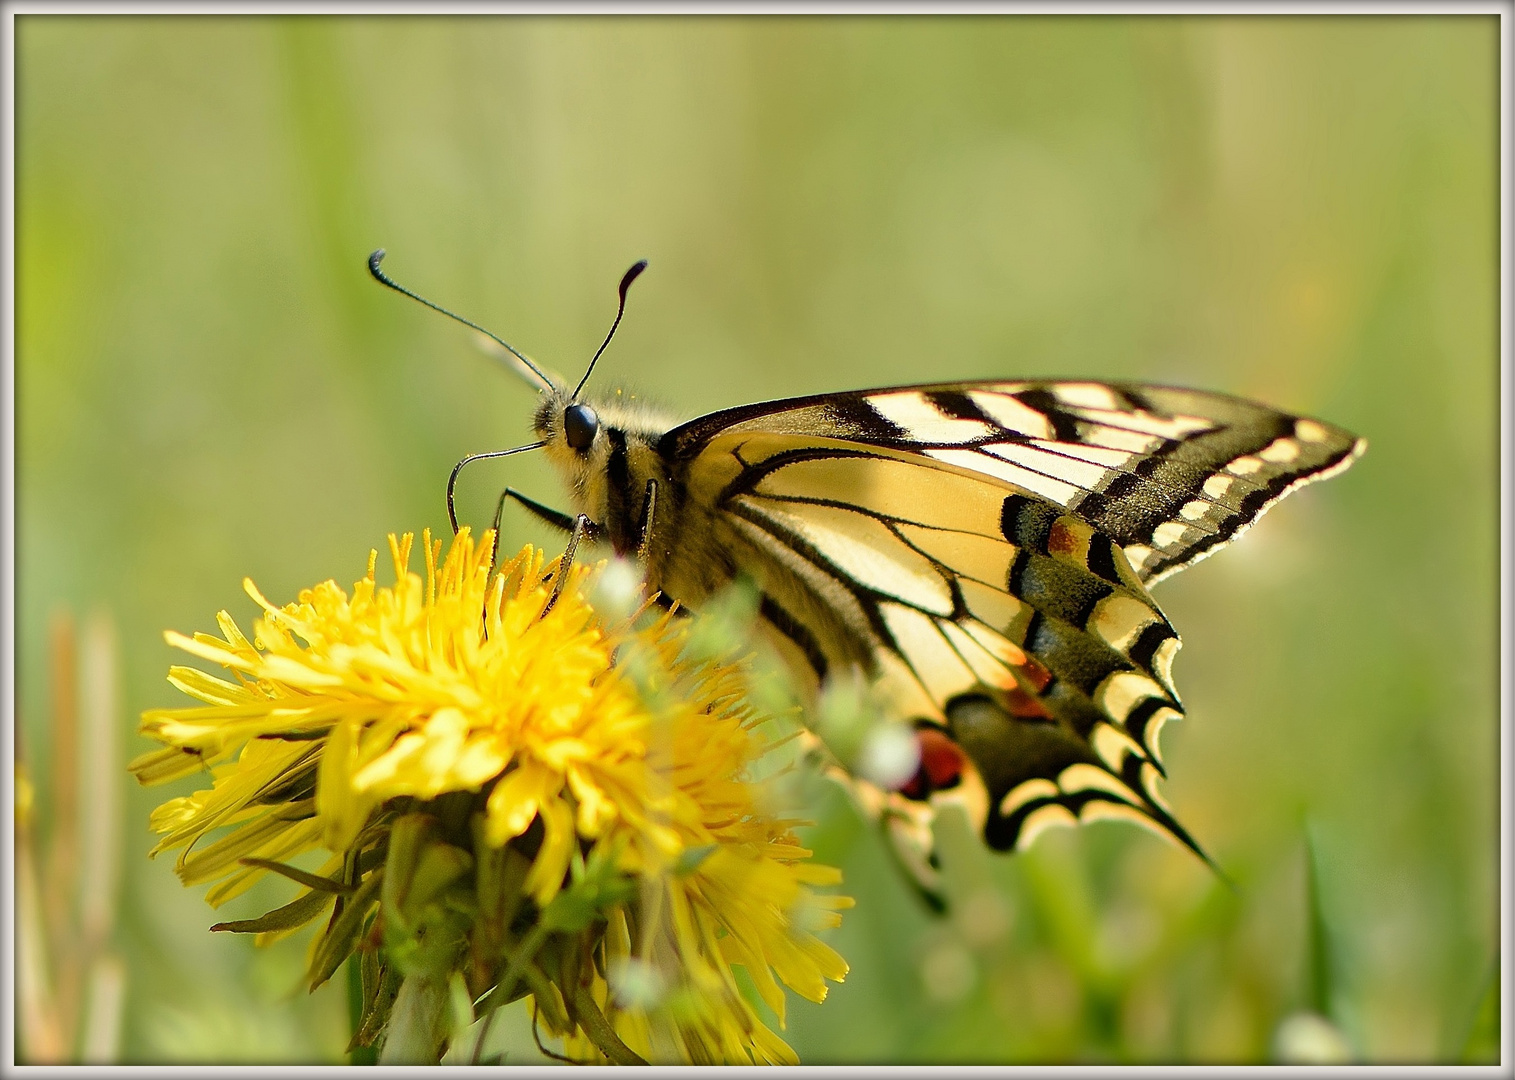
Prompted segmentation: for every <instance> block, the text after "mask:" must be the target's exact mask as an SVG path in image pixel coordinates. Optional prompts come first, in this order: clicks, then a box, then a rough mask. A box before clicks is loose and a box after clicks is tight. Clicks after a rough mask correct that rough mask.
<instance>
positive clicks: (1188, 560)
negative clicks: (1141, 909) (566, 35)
mask: <svg viewBox="0 0 1515 1080" xmlns="http://www.w3.org/2000/svg"><path fill="white" fill-rule="evenodd" d="M382 258H383V252H382V250H381V251H379V252H375V253H374V256H373V257H372V258H371V259H370V270H371V271H372V272H373V274H374V276H375V277H377V278H378V279H379V280H381V281H382V282H384V283H385V284H387V285H389V286H390V287H392V288H395V289H397V290H399V291H401V292H405V293H406V295H409V296H412V297H414V298H415V299H418V300H421V302H422V303H426V304H428V305H429V306H432V307H436V305H434V304H431V303H430V301H426V300H424V299H422V298H421V297H419V296H416V294H414V293H410V292H409V291H408V290H406V289H403V288H402V287H401V286H398V285H396V284H395V283H394V282H393V281H392V280H391V279H389V278H388V277H387V275H385V274H384V273H383V271H381V270H380V269H379V265H378V263H379V260H380V259H382ZM645 266H646V263H645V262H642V263H638V264H637V265H636V266H633V267H632V268H631V270H629V271H628V272H627V274H626V276H625V277H624V278H623V279H622V282H621V287H620V304H621V306H620V308H619V309H618V311H617V314H616V321H615V324H613V325H612V327H611V331H610V334H609V335H607V336H606V339H605V343H604V344H602V345H601V346H600V350H599V351H598V352H596V353H595V357H594V360H591V362H590V365H589V370H588V371H586V372H585V374H584V377H583V379H581V380H580V382H579V384H578V386H577V387H575V388H574V389H573V390H571V391H570V390H569V389H568V388H567V386H566V384H565V383H564V382H563V380H561V379H560V378H555V377H553V376H550V375H548V374H547V373H545V372H543V371H542V370H541V369H540V368H538V367H537V365H535V364H534V363H533V362H532V361H530V360H528V359H527V358H526V357H524V356H522V355H521V354H520V353H517V352H516V351H515V350H514V349H513V348H511V346H509V345H506V344H505V343H504V342H503V341H501V340H500V339H499V338H495V337H494V335H492V334H490V335H489V336H490V337H491V338H493V340H495V341H496V342H498V343H499V344H500V345H502V346H504V347H505V348H506V349H507V350H509V352H510V353H511V354H513V356H514V357H515V358H516V360H518V361H519V363H520V364H522V365H524V370H525V371H526V372H527V373H529V374H530V375H531V376H532V377H534V379H535V381H536V382H537V383H538V384H539V387H540V389H541V398H540V401H539V403H538V406H537V409H536V411H535V413H534V415H533V427H534V430H535V432H536V435H537V441H536V442H534V443H531V444H529V445H527V446H525V447H516V448H513V449H512V450H507V451H491V452H489V453H486V454H477V455H470V456H469V457H467V458H465V459H463V461H461V462H459V464H458V466H457V468H455V469H454V471H453V475H452V478H451V479H450V480H449V485H448V509H449V515H450V516H452V517H453V524H454V528H456V517H455V515H454V514H453V505H452V490H453V484H454V482H455V481H456V479H457V475H458V471H459V470H461V468H462V467H463V466H464V465H466V464H468V463H469V462H470V461H473V460H477V459H478V458H481V457H496V456H504V455H506V454H511V453H516V452H520V451H523V450H532V449H541V450H542V451H543V452H544V453H545V454H546V456H547V457H548V458H549V459H550V460H551V461H552V463H553V464H554V465H555V466H556V467H557V469H558V471H559V472H560V473H561V474H562V476H563V478H564V479H565V481H566V483H567V487H568V490H569V492H570V494H571V497H572V499H573V502H574V504H575V507H576V510H577V513H576V514H575V515H569V514H565V513H562V512H560V511H557V510H554V509H552V508H550V507H548V506H546V505H544V504H541V503H538V502H536V501H535V500H533V499H530V498H528V497H527V496H524V495H522V494H520V493H518V492H515V491H514V490H513V489H507V491H506V493H505V495H503V496H502V497H501V506H502V507H503V505H504V502H505V500H506V499H507V498H514V499H515V500H517V501H519V502H520V503H521V504H522V505H524V506H525V507H526V508H527V509H529V510H531V511H532V512H533V513H534V514H536V515H537V516H538V517H540V518H542V519H543V520H544V521H546V522H548V523H549V524H552V525H554V526H557V527H559V528H562V529H564V530H565V531H569V532H570V533H571V534H572V535H573V538H574V542H576V541H577V539H578V538H579V537H580V536H590V537H593V538H596V539H600V540H603V541H606V542H608V543H609V544H610V546H611V547H612V548H613V549H614V550H615V551H616V552H617V553H619V554H621V555H629V556H636V557H638V558H639V559H640V560H641V563H642V566H643V568H644V572H645V579H646V583H647V586H648V588H649V589H650V590H654V591H656V592H658V593H660V594H661V596H662V597H664V598H666V599H667V600H669V601H676V602H677V604H678V605H679V606H681V607H683V608H686V609H692V610H695V611H698V610H699V608H700V606H701V605H702V604H703V603H705V602H706V601H708V600H709V599H710V598H711V597H713V596H715V595H716V594H718V593H719V592H720V591H721V590H722V589H723V588H725V587H727V586H729V585H731V584H732V583H733V582H734V581H736V580H737V579H738V578H746V579H749V580H750V581H751V582H752V583H754V584H755V586H756V589H757V593H758V608H757V618H758V622H759V625H760V626H761V628H762V630H763V631H764V633H765V636H766V637H767V638H768V639H769V640H770V641H771V642H772V643H773V645H774V647H775V648H776V649H777V650H778V652H779V654H780V656H781V657H782V658H783V659H784V661H785V663H786V664H787V666H788V667H789V669H790V670H791V671H792V672H793V673H794V675H795V676H796V678H797V679H798V680H799V681H800V682H801V684H802V686H803V687H804V688H806V689H807V690H808V691H810V692H811V693H814V692H815V691H817V690H819V688H821V687H822V686H823V685H825V684H826V683H827V681H828V679H831V678H835V677H837V676H839V675H842V674H844V673H848V672H857V671H860V672H862V673H864V675H865V676H866V678H867V679H869V680H870V681H871V682H872V684H873V685H874V686H875V687H876V688H877V696H878V697H879V698H880V699H881V700H883V701H884V702H886V703H887V706H888V708H889V710H890V712H891V713H892V714H893V715H894V716H895V717H896V718H897V719H899V720H901V721H904V722H906V723H908V724H909V725H910V727H911V729H913V732H914V738H915V741H916V750H917V754H916V756H915V761H916V766H915V770H914V773H913V775H909V776H907V777H905V778H903V780H902V781H901V782H898V783H895V784H892V785H889V786H888V787H887V788H881V787H880V786H878V785H877V784H870V783H869V782H867V781H864V780H859V779H857V778H855V777H854V778H852V786H853V789H854V791H855V792H856V793H857V795H858V797H859V799H860V801H862V802H863V803H864V805H865V806H866V807H867V808H868V809H870V810H871V811H872V812H873V813H874V814H875V815H876V816H878V817H879V818H880V819H882V820H883V821H885V822H886V823H887V824H888V826H889V830H890V834H891V836H892V838H893V839H894V840H895V846H896V851H897V853H898V854H900V855H901V857H902V858H903V859H904V860H905V862H906V865H907V868H908V869H909V870H910V871H911V873H912V875H913V876H914V878H915V880H916V882H917V884H919V885H920V886H921V888H922V889H923V890H925V891H926V892H927V894H928V895H931V894H933V893H934V891H935V888H936V885H937V880H936V869H935V865H934V860H933V857H932V855H931V831H930V823H931V818H932V808H933V805H935V804H939V803H941V802H942V801H956V802H958V803H960V804H961V805H962V806H963V807H964V808H965V809H966V810H967V812H968V813H969V815H970V820H972V821H973V822H974V823H975V825H976V827H977V828H978V829H979V830H980V831H981V833H982V836H983V839H984V840H985V841H986V842H987V844H988V845H989V846H990V847H992V848H996V849H1001V850H1005V849H1011V848H1017V847H1024V846H1026V845H1027V844H1029V843H1030V842H1031V840H1032V839H1033V838H1034V837H1035V836H1036V835H1037V834H1039V833H1040V832H1041V831H1042V830H1043V829H1045V828H1047V827H1049V826H1052V825H1058V824H1071V823H1075V822H1087V821H1090V820H1094V819H1098V818H1121V819H1127V820H1131V821H1135V822H1137V823H1139V824H1142V825H1145V826H1147V827H1149V828H1152V829H1155V830H1157V831H1158V832H1159V833H1161V834H1164V835H1165V836H1167V837H1169V838H1170V839H1174V840H1176V841H1177V842H1179V843H1180V844H1182V845H1184V846H1186V847H1189V848H1191V849H1193V850H1194V851H1195V852H1196V853H1198V854H1200V855H1201V857H1204V853H1203V852H1202V851H1201V850H1200V848H1199V845H1198V844H1197V843H1196V842H1195V841H1194V839H1193V838H1192V837H1191V836H1190V835H1189V833H1188V832H1186V831H1185V830H1184V828H1183V827H1182V826H1181V825H1180V824H1179V823H1178V822H1177V821H1176V820H1175V818H1174V816H1173V813H1172V811H1171V809H1170V808H1169V807H1168V805H1167V804H1166V803H1165V802H1164V800H1163V798H1162V796H1161V794H1160V792H1159V790H1158V785H1159V782H1160V781H1161V780H1162V779H1163V777H1164V776H1165V771H1164V766H1163V761H1162V756H1161V753H1160V749H1159V743H1158V737H1159V733H1160V731H1161V730H1162V728H1163V726H1164V725H1165V724H1167V723H1169V722H1171V721H1173V720H1176V719H1179V718H1180V717H1181V716H1182V715H1183V706H1182V704H1181V702H1180V699H1179V695H1178V692H1177V690H1176V689H1175V688H1174V685H1173V678H1172V664H1173V658H1174V655H1175V654H1176V653H1177V651H1178V648H1179V638H1178V634H1177V633H1176V631H1175V630H1174V629H1173V627H1172V625H1171V624H1170V622H1169V621H1168V619H1167V617H1166V616H1165V615H1164V614H1163V612H1162V610H1161V609H1160V608H1159V607H1158V605H1157V603H1156V601H1154V600H1153V598H1152V595H1151V592H1150V589H1151V586H1152V585H1154V584H1155V583H1156V582H1158V581H1160V580H1161V579H1163V578H1165V577H1167V576H1169V575H1171V574H1174V573H1177V572H1178V571H1180V570H1182V569H1184V568H1185V567H1187V566H1190V565H1192V564H1193V563H1195V562H1197V561H1199V560H1200V559H1203V558H1205V557H1206V556H1208V555H1210V554H1212V553H1214V552H1215V551H1218V550H1219V549H1220V548H1222V547H1224V546H1225V545H1227V544H1229V543H1231V542H1232V541H1234V540H1235V539H1236V538H1237V537H1239V536H1240V535H1241V534H1242V533H1243V532H1245V531H1246V530H1247V528H1248V527H1250V526H1251V525H1252V524H1253V523H1254V522H1255V521H1256V520H1257V519H1258V517H1260V516H1261V515H1262V514H1263V513H1264V512H1266V511H1267V510H1268V509H1269V508H1270V507H1271V506H1273V505H1274V504H1275V503H1277V502H1278V501H1279V500H1280V499H1282V498H1283V497H1284V496H1285V495H1287V494H1289V493H1290V492H1292V491H1294V490H1295V489H1297V488H1299V487H1300V486H1302V485H1304V484H1307V483H1310V482H1313V481H1315V480H1321V479H1325V478H1326V477H1329V476H1333V475H1335V474H1337V473H1339V472H1341V471H1343V470H1344V469H1346V468H1347V467H1348V466H1350V465H1351V464H1352V462H1353V461H1355V460H1356V459H1357V457H1359V456H1360V455H1361V454H1362V453H1363V451H1364V450H1365V448H1366V442H1365V440H1363V439H1360V438H1358V437H1356V436H1354V435H1352V434H1350V433H1349V432H1347V431H1344V430H1343V429H1341V428H1339V427H1336V426H1335V425H1332V424H1329V423H1326V422H1324V421H1322V420H1317V419H1312V418H1309V417H1304V416H1297V415H1294V414H1291V413H1287V412H1283V411H1280V410H1278V409H1274V408H1270V407H1268V406H1266V405H1261V404H1258V403H1255V402H1252V401H1247V400H1243V399H1241V398H1236V397H1231V396H1228V395H1225V394H1219V393H1210V392H1205V391H1198V390H1188V389H1181V388H1177V387H1168V386H1153V385H1146V384H1139V383H1126V382H1094V381H1082V380H1003V381H976V382H947V383H934V384H926V385H919V386H904V387H891V388H885V389H877V390H857V391H851V392H847V393H835V394H821V395H815V396H810V397H797V398H789V399H785V400H779V401H769V402H762V403H759V404H755V405H745V406H741V407H738V408H733V409H726V410H723V411H720V412H715V413H711V414H709V415H707V416H701V417H698V418H696V419H694V420H689V421H687V422H679V421H678V420H677V419H676V418H674V417H672V416H668V415H664V414H662V413H661V412H659V411H658V410H656V409H654V408H652V407H650V406H648V405H646V404H644V403H642V402H640V401H637V400H635V399H632V398H629V397H627V396H626V395H624V394H620V393H616V394H612V395H609V396H604V397H600V398H585V397H583V396H581V392H582V391H583V388H584V385H585V383H586V382H587V380H588V378H589V373H590V371H592V370H593V367H594V364H595V363H596V362H597V361H598V359H599V357H600V355H601V353H603V352H604V349H605V346H606V345H608V344H609V341H610V338H611V336H613V335H614V333H615V328H616V326H618V325H619V323H620V319H621V315H622V314H623V313H624V310H625V302H626V290H627V289H628V288H629V286H630V284H631V282H632V281H633V280H634V279H635V278H636V276H637V275H638V274H639V273H640V272H641V271H642V269H644V268H645ZM438 310H443V311H444V313H446V314H448V315H452V313H451V312H446V311H445V309H438ZM452 317H454V318H459V317H458V316H455V315H453V316H452ZM460 321H464V322H467V321H466V320H461V319H460ZM467 325H469V326H474V328H475V329H480V330H481V332H483V333H485V334H488V331H482V328H480V327H477V326H475V324H473V323H467ZM497 520H498V514H497Z"/></svg>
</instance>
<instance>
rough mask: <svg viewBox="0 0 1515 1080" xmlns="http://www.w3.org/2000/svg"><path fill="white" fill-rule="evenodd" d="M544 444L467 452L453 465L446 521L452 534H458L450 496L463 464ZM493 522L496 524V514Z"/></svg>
mask: <svg viewBox="0 0 1515 1080" xmlns="http://www.w3.org/2000/svg"><path fill="white" fill-rule="evenodd" d="M546 445H547V444H546V443H545V442H534V443H527V444H526V445H525V446H512V447H511V448H510V449H509V450H486V451H485V452H484V453H482V454H469V455H468V456H467V457H466V458H464V459H463V460H462V461H460V462H458V463H457V464H456V465H454V466H453V467H452V475H451V476H449V477H448V478H447V523H448V524H449V525H451V526H452V534H453V535H454V536H456V535H458V511H457V507H456V506H455V505H454V504H453V498H452V496H453V492H454V491H455V490H456V489H457V486H458V474H459V473H460V472H462V471H463V466H465V465H468V464H470V463H471V462H475V461H482V460H483V459H484V458H502V457H509V456H510V455H511V454H522V453H525V452H526V451H527V450H540V449H542V447H544V446H546ZM495 522H496V524H497V525H498V522H499V517H498V516H496V518H495ZM495 544H496V545H498V544H499V538H498V537H496V539H495Z"/></svg>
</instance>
